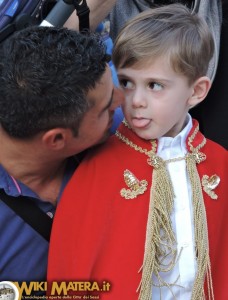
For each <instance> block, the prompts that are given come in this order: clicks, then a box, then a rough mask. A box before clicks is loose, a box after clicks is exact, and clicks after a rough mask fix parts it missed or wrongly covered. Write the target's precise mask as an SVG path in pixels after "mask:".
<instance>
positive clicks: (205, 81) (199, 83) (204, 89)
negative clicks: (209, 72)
mask: <svg viewBox="0 0 228 300" xmlns="http://www.w3.org/2000/svg"><path fill="white" fill-rule="evenodd" d="M210 87H211V81H210V79H209V78H208V77H207V76H202V77H200V78H198V79H197V80H196V81H195V82H194V84H193V93H192V95H191V97H189V99H188V104H189V106H190V108H192V107H194V106H196V105H197V104H199V103H200V102H202V101H203V100H204V99H205V98H206V96H207V94H208V92H209V90H210Z"/></svg>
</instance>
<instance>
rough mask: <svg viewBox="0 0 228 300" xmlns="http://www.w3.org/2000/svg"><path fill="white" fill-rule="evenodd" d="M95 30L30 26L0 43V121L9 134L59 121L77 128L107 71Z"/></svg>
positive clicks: (24, 132)
mask: <svg viewBox="0 0 228 300" xmlns="http://www.w3.org/2000/svg"><path fill="white" fill-rule="evenodd" d="M106 63H107V56H106V54H105V46H104V45H103V43H102V42H101V40H100V38H99V36H98V35H96V34H93V33H85V34H81V33H78V32H76V31H73V30H69V29H66V28H51V27H30V28H27V29H24V30H22V31H20V32H17V33H16V34H14V35H13V36H12V37H10V38H9V39H8V40H6V41H5V42H4V43H3V44H2V45H1V48H0V123H1V126H2V127H3V129H4V130H5V131H6V132H7V133H8V134H9V135H10V136H12V137H15V138H29V137H32V136H34V135H36V134H37V133H39V132H41V131H45V130H48V129H52V128H56V127H63V128H72V129H73V130H74V133H75V134H77V131H78V128H79V125H80V122H81V120H82V118H83V116H84V114H85V112H86V111H87V110H88V109H89V107H90V105H92V104H91V103H87V101H86V95H87V93H88V91H89V90H91V89H93V88H94V87H95V85H96V84H97V83H98V82H99V80H100V78H101V77H102V75H103V74H104V72H105V68H106Z"/></svg>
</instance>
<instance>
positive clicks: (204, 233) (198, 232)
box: [186, 154, 214, 300]
mask: <svg viewBox="0 0 228 300" xmlns="http://www.w3.org/2000/svg"><path fill="white" fill-rule="evenodd" d="M186 164H187V171H188V175H189V178H190V183H191V187H192V201H193V210H194V211H193V214H194V228H195V253H196V259H197V274H196V278H195V281H194V285H193V291H192V297H191V300H204V299H206V298H205V294H204V282H205V278H206V277H207V287H208V297H209V298H208V299H210V300H213V299H214V294H213V286H212V277H211V266H210V258H209V242H208V230H207V218H206V211H205V206H204V200H203V194H202V188H201V182H200V177H199V174H198V171H197V168H196V161H195V158H194V156H193V155H191V154H188V155H187V157H186Z"/></svg>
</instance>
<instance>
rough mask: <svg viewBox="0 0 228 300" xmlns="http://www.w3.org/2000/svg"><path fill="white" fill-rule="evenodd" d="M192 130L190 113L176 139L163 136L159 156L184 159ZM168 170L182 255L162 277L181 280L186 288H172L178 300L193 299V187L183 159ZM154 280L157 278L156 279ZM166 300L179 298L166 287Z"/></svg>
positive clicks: (154, 295)
mask: <svg viewBox="0 0 228 300" xmlns="http://www.w3.org/2000/svg"><path fill="white" fill-rule="evenodd" d="M191 128H192V118H191V116H190V115H189V114H188V117H187V125H186V126H185V128H184V129H183V130H182V131H181V132H180V133H179V134H178V135H177V136H176V137H174V138H172V137H162V138H160V139H159V142H158V152H157V154H158V156H160V157H162V158H163V159H164V160H167V159H171V158H177V157H183V156H184V155H185V154H186V152H187V149H186V138H187V136H188V133H189V132H190V130H191ZM167 168H168V171H169V174H170V177H171V180H172V184H173V188H174V194H175V198H174V210H173V213H172V214H171V220H172V225H173V230H174V233H175V235H176V240H177V249H178V253H180V251H181V249H182V252H181V255H180V258H179V260H178V262H177V263H176V265H175V267H174V269H173V270H171V271H170V272H168V273H162V274H161V275H162V278H163V279H164V280H165V281H166V282H168V283H173V282H175V280H176V279H177V278H178V276H180V277H179V280H178V281H177V284H178V285H180V286H182V287H183V288H182V287H177V286H174V287H172V292H173V294H174V295H175V297H176V299H178V300H190V299H191V292H192V287H193V282H194V279H195V275H196V270H197V264H196V259H195V253H194V224H193V210H192V200H191V195H192V192H191V186H190V183H189V178H188V176H187V169H186V162H185V160H180V161H177V162H170V163H168V164H167ZM153 280H154V281H156V279H155V278H154V277H153ZM161 290H162V300H173V299H175V298H174V296H173V294H172V293H171V291H170V290H169V289H168V288H167V287H162V288H161ZM152 299H155V300H159V299H160V288H158V287H154V286H153V289H152Z"/></svg>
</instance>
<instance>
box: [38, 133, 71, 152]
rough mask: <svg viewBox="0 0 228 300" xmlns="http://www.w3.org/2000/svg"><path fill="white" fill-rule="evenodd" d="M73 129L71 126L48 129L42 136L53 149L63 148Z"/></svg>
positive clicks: (44, 141) (47, 145) (45, 142)
mask: <svg viewBox="0 0 228 300" xmlns="http://www.w3.org/2000/svg"><path fill="white" fill-rule="evenodd" d="M70 137H72V131H71V129H69V128H54V129H50V130H48V131H46V132H45V133H44V134H43V136H42V141H43V143H44V144H45V145H46V147H48V148H49V149H52V150H62V149H64V147H65V146H66V145H67V143H68V140H69V138H70Z"/></svg>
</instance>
